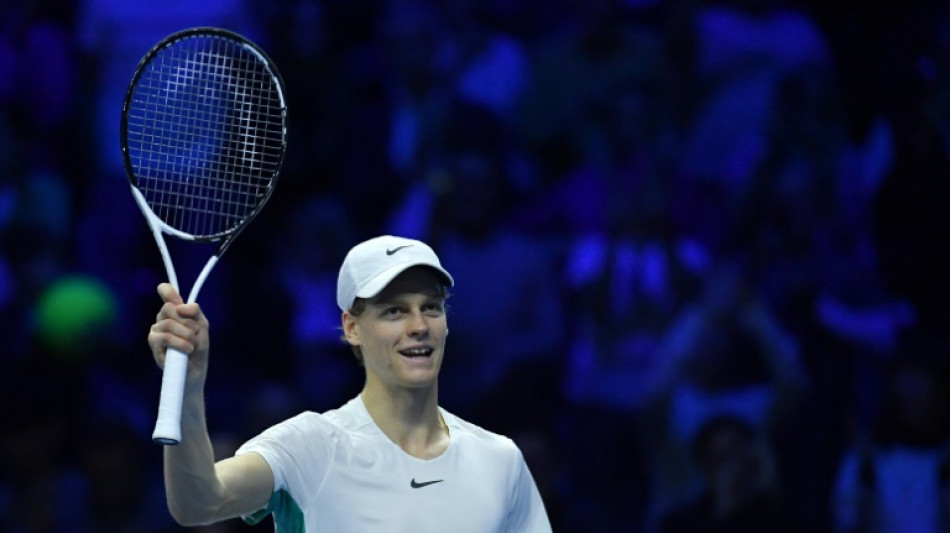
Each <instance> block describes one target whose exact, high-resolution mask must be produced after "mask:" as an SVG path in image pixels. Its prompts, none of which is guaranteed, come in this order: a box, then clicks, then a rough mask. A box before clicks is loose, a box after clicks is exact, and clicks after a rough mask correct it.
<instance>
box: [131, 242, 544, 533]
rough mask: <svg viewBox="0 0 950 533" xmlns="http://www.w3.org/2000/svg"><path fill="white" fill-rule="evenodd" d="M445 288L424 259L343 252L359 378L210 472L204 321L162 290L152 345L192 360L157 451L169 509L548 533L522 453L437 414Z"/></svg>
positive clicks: (302, 523) (314, 526) (290, 520)
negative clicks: (164, 442)
mask: <svg viewBox="0 0 950 533" xmlns="http://www.w3.org/2000/svg"><path fill="white" fill-rule="evenodd" d="M453 283H454V281H453V279H452V276H451V275H449V273H448V272H447V271H446V270H445V269H444V268H443V267H442V265H441V264H440V262H439V259H438V257H437V256H436V254H435V252H433V251H432V249H431V248H430V247H429V246H428V245H426V244H424V243H422V242H420V241H416V240H412V239H405V238H400V237H393V236H382V237H377V238H374V239H370V240H368V241H365V242H363V243H361V244H359V245H357V246H355V247H354V248H353V249H351V250H350V252H349V253H348V254H347V256H346V258H345V260H344V261H343V266H342V267H341V268H340V274H339V278H338V283H337V305H338V306H339V307H340V309H341V311H342V329H343V336H344V338H345V339H346V341H347V342H348V343H349V344H350V345H351V346H352V347H353V350H354V353H355V354H356V356H357V358H358V359H359V360H360V361H361V363H362V365H363V366H364V368H365V371H366V381H365V384H364V387H363V390H362V392H361V393H360V394H359V395H358V396H357V397H356V398H354V399H352V400H350V401H349V402H348V403H347V404H345V405H344V406H342V407H341V408H339V409H335V410H331V411H328V412H326V413H323V414H317V413H313V412H305V413H302V414H300V415H297V416H296V417H293V418H291V419H289V420H286V421H284V422H281V423H279V424H277V425H275V426H274V427H271V428H270V429H267V430H266V431H264V432H263V433H262V434H260V435H258V436H257V437H255V438H253V439H251V440H250V441H249V442H247V443H245V444H244V445H243V446H241V447H240V448H239V449H238V451H237V453H236V454H235V455H234V457H230V458H227V459H224V460H221V461H219V462H217V463H215V462H214V457H213V453H212V448H211V441H210V438H209V436H208V431H207V427H206V423H205V412H204V402H203V394H204V392H203V389H204V382H205V379H206V376H207V371H208V351H209V341H208V321H207V319H206V318H205V316H204V315H203V314H202V312H201V309H200V308H199V307H198V305H197V304H184V303H183V302H182V299H181V297H180V296H179V295H178V294H177V293H176V292H175V291H174V289H172V287H171V286H170V285H168V284H162V285H160V286H159V294H160V295H161V297H162V299H163V300H164V302H165V304H164V305H163V306H162V309H161V312H160V313H159V315H158V318H157V320H156V323H155V324H154V325H153V326H152V329H151V331H150V333H149V336H148V340H149V345H150V346H151V348H152V351H153V354H154V356H155V359H156V361H157V362H158V363H159V365H160V366H161V365H162V364H163V362H164V354H165V349H166V348H167V347H169V346H171V347H175V348H178V349H179V350H182V351H183V352H185V353H188V354H190V355H189V370H188V378H187V383H186V388H185V399H184V404H183V414H182V440H181V443H180V444H179V445H177V446H166V447H165V452H164V453H165V486H166V493H167V499H168V507H169V510H170V511H171V513H172V515H173V516H174V517H175V519H176V520H177V521H178V522H180V523H182V524H186V525H195V524H207V523H212V522H216V521H220V520H223V519H227V518H231V517H237V516H241V517H244V519H245V520H247V521H248V522H250V523H257V522H259V521H260V520H262V519H263V518H264V517H266V516H267V515H268V514H273V516H274V521H275V526H276V530H277V531H281V532H282V531H307V532H315V531H333V532H345V531H359V532H363V531H412V532H414V533H423V532H427V531H472V532H494V531H499V532H501V531H525V532H535V531H545V532H546V531H550V530H551V526H550V524H549V522H548V518H547V515H546V513H545V509H544V505H543V503H542V501H541V497H540V495H539V493H538V489H537V487H536V486H535V483H534V480H533V478H532V476H531V473H530V472H529V470H528V467H527V465H526V464H525V462H524V459H523V457H522V455H521V452H520V450H519V449H518V448H517V447H516V446H515V444H514V443H513V442H512V441H511V440H510V439H508V438H505V437H502V436H499V435H496V434H493V433H490V432H488V431H486V430H484V429H481V428H479V427H477V426H475V425H472V424H470V423H468V422H466V421H464V420H462V419H460V418H458V417H455V416H453V415H452V414H450V413H449V412H447V411H445V410H443V409H442V408H440V407H439V405H438V376H439V369H440V367H441V365H442V358H443V355H444V348H445V338H446V336H447V335H448V328H447V325H446V316H445V299H446V298H447V296H448V294H447V289H448V287H451V286H452V285H453Z"/></svg>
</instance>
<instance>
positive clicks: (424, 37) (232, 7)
mask: <svg viewBox="0 0 950 533" xmlns="http://www.w3.org/2000/svg"><path fill="white" fill-rule="evenodd" d="M855 4H856V5H855ZM0 15H2V16H0V328H2V329H0V332H2V338H3V340H4V344H5V346H6V348H5V349H3V350H2V351H0V353H2V362H3V363H4V366H5V367H6V369H7V370H6V371H4V372H2V378H0V379H2V385H0V392H2V394H3V403H2V405H3V409H4V413H5V415H6V417H5V418H6V420H7V421H6V423H4V424H3V428H2V430H0V530H2V531H9V532H12V533H20V532H24V533H25V532H47V531H57V532H61V531H110V532H130V533H132V532H135V533H139V532H141V533H164V532H170V531H177V530H178V529H177V527H176V526H175V525H174V524H173V523H172V522H171V519H170V517H169V515H168V513H167V511H166V510H165V507H164V495H163V487H162V484H161V450H160V449H159V447H158V446H156V445H154V444H152V443H151V442H150V438H149V437H150V434H151V430H152V424H153V423H154V415H155V409H156V406H157V396H158V390H159V384H160V379H161V376H160V371H159V370H158V369H157V367H156V366H155V364H154V362H153V361H152V359H151V356H150V353H149V350H148V347H147V346H146V342H145V337H146V334H147V332H148V328H149V326H150V325H151V322H152V321H153V320H154V316H155V313H156V312H157V311H158V308H159V305H160V300H159V299H158V297H157V295H156V294H155V287H156V285H157V284H158V283H159V282H161V281H163V280H164V279H165V272H164V270H163V268H162V263H161V260H160V257H159V255H158V252H157V251H156V248H155V244H154V242H153V241H152V237H151V236H150V235H149V233H148V230H147V227H146V224H145V222H144V221H143V219H142V216H141V214H140V213H139V212H138V210H137V208H136V206H135V204H134V202H133V200H132V197H131V195H130V194H129V190H128V186H127V185H126V182H125V181H124V180H125V175H124V170H123V166H122V159H121V155H120V152H119V139H118V137H119V135H118V131H119V116H120V112H121V105H122V100H123V97H124V93H125V90H126V87H127V84H128V81H129V78H130V77H131V75H132V72H133V71H134V69H135V66H136V64H137V62H138V61H139V59H140V58H141V57H142V56H144V54H145V53H146V52H147V51H148V49H149V48H150V47H151V46H152V45H153V44H154V43H156V42H158V41H159V40H160V39H161V38H162V37H163V36H165V35H167V34H170V33H172V32H173V31H176V30H178V29H183V28H186V27H191V26H220V27H225V28H228V29H231V30H234V31H238V32H240V33H243V34H245V35H247V36H248V37H250V38H251V39H252V40H254V41H256V42H257V43H258V44H260V45H261V46H262V47H263V48H264V49H265V50H267V51H268V53H269V55H270V56H271V57H272V58H273V59H274V61H275V63H276V64H277V66H278V68H279V69H280V71H281V73H282V74H283V77H284V79H285V82H286V84H287V90H288V105H289V110H290V148H289V152H288V159H287V161H286V164H285V166H284V170H283V173H282V176H281V181H280V183H279V185H278V187H277V190H276V192H275V195H274V197H273V199H272V200H271V202H270V203H269V204H268V205H267V207H266V208H265V209H264V211H263V213H262V214H261V216H260V217H258V218H257V219H256V220H255V222H254V223H253V224H252V225H251V226H249V228H248V229H247V231H246V232H244V233H243V234H242V236H241V238H240V239H239V240H238V241H237V242H236V244H235V245H234V246H233V247H232V248H231V250H230V251H229V252H228V254H227V255H226V256H225V257H224V258H223V260H222V261H221V263H220V264H219V265H218V267H216V269H215V271H214V272H213V274H212V276H211V277H210V278H209V281H208V283H207V284H206V285H205V288H204V289H203V291H202V295H201V297H200V298H199V301H200V303H201V304H202V306H203V308H204V309H205V312H206V314H207V315H208V316H209V318H210V321H211V327H212V330H211V332H212V344H213V349H212V360H211V371H210V382H209V384H208V398H207V402H208V418H209V425H210V430H211V433H212V435H213V437H214V439H215V444H216V446H217V448H218V450H217V453H218V454H219V455H220V456H221V457H224V456H227V455H230V453H232V452H233V451H234V449H235V448H236V447H237V446H238V445H239V444H240V443H241V442H243V441H244V440H245V439H247V438H249V437H251V436H253V435H254V434H256V433H258V432H260V431H261V430H263V429H264V428H266V427H267V426H268V425H270V424H272V423H274V422H276V421H278V420H281V419H283V418H285V417H286V416H289V415H291V414H295V413H297V412H299V411H301V410H306V409H309V410H315V411H324V410H327V409H330V408H334V407H336V406H338V405H340V404H342V403H343V402H345V401H346V400H348V399H349V398H351V397H352V396H354V395H355V394H356V393H357V392H358V390H359V388H360V386H361V381H360V380H361V378H362V370H361V369H360V368H359V367H358V366H357V364H356V363H355V361H353V359H352V357H351V355H350V352H349V350H348V348H347V347H346V346H344V345H343V343H342V342H341V340H340V335H339V330H338V327H339V313H338V310H337V309H336V307H335V305H334V302H335V300H334V291H335V282H336V273H337V269H338V268H339V264H340V262H341V260H342V258H343V256H344V255H345V253H346V251H347V250H348V249H349V247H350V246H352V245H353V244H355V243H356V242H358V241H359V240H362V239H364V238H368V237H371V236H374V235H378V234H383V233H392V234H399V235H405V236H408V237H414V238H419V239H423V240H425V241H427V242H429V243H430V244H431V245H432V246H433V248H435V249H436V250H437V252H438V253H439V255H440V257H441V259H442V263H443V264H444V265H445V266H446V268H447V269H448V270H449V271H450V272H452V274H453V276H454V277H455V279H456V282H457V286H456V287H455V288H454V289H453V291H452V296H451V298H450V300H449V322H450V325H451V330H452V336H451V338H450V339H449V341H448V349H447V357H446V362H445V365H444V367H443V372H442V379H441V386H440V398H441V402H440V403H441V404H442V405H443V407H445V408H446V409H448V410H449V411H452V412H455V413H456V414H458V415H460V416H463V417H465V418H468V419H470V420H472V421H474V422H476V423H478V424H480V425H482V426H484V427H485V428H487V429H490V430H494V431H497V432H501V433H504V434H506V435H510V436H511V437H512V438H514V440H515V441H516V442H517V443H518V445H519V446H520V447H521V449H522V450H523V451H524V453H525V457H526V459H527V462H528V464H529V466H530V468H531V470H532V472H533V474H534V476H535V478H536V480H537V482H538V485H539V488H540V490H541V492H542V495H543V497H544V499H545V502H546V505H547V509H548V512H549V514H550V516H551V521H552V524H553V526H554V530H555V531H558V532H574V531H576V532H589V531H618V532H621V531H622V532H650V533H654V532H655V533H674V532H706V531H709V532H712V531H716V532H758V531H762V532H766V531H767V532H784V531H802V532H805V531H807V532H821V531H834V532H876V531H884V532H893V533H896V532H914V533H919V532H936V531H950V447H948V444H950V442H948V436H950V433H948V431H950V398H948V394H950V388H948V384H950V383H948V381H947V380H948V377H950V374H948V363H950V351H948V350H950V342H948V341H950V333H948V331H950V330H948V328H947V323H948V321H950V313H948V311H947V308H948V306H947V305H946V301H947V297H948V296H950V283H948V282H947V280H948V279H950V277H948V276H947V272H948V269H950V254H948V253H947V251H946V250H947V246H946V241H947V238H950V214H948V213H950V165H948V157H947V156H948V149H950V135H948V134H950V120H948V119H950V70H948V67H950V42H948V39H950V37H948V36H950V31H948V30H950V13H948V7H947V6H946V5H945V4H944V3H941V2H936V1H922V2H914V3H911V4H908V5H902V6H895V5H885V4H881V5H877V4H873V3H871V4H865V3H860V4H858V3H853V2H805V1H798V2H795V1H777V2H764V1H756V0H721V1H718V2H696V1H691V0H683V1H672V2H662V1H660V0H615V1H608V0H591V1H585V2H568V1H565V0H554V1H551V2H514V1H504V0H488V1H475V0H459V1H452V2H428V1H425V0H272V1H269V2H253V1H251V0H215V1H206V2H189V1H186V0H170V1H163V2H146V1H144V0H136V1H129V0H40V1H36V2H7V3H4V4H3V5H2V7H0ZM170 244H171V245H172V252H173V256H174V258H175V263H176V265H177V266H178V269H179V279H181V280H182V282H183V284H184V285H188V286H190V283H191V280H193V279H194V278H195V275H196V273H197V270H199V269H200V267H201V266H202V265H203V263H204V261H205V259H206V258H207V256H208V253H209V252H210V251H209V250H202V249H200V247H199V248H198V249H197V250H195V247H194V246H181V247H178V246H175V243H170ZM259 527H266V526H259ZM249 528H250V526H246V525H244V524H243V523H242V522H240V521H239V520H232V521H229V522H225V523H223V524H219V525H217V526H213V527H207V528H203V529H202V530H203V531H209V532H210V531H215V532H229V531H243V530H245V529H249Z"/></svg>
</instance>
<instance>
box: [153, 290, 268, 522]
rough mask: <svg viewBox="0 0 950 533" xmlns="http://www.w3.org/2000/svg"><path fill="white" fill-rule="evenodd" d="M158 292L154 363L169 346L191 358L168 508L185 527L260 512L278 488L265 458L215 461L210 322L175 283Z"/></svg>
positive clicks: (169, 452) (170, 468)
mask: <svg viewBox="0 0 950 533" xmlns="http://www.w3.org/2000/svg"><path fill="white" fill-rule="evenodd" d="M158 293H159V295H160V296H161V297H162V300H163V302H164V305H162V309H161V311H160V312H159V314H158V317H157V318H156V321H155V324H153V325H152V328H151V330H150V331H149V335H148V344H149V346H150V347H151V349H152V354H153V356H154V357H155V361H156V362H157V363H158V365H159V366H160V367H161V366H163V365H164V362H165V349H166V348H167V347H169V346H171V347H173V348H177V349H179V350H181V351H182V352H184V353H186V354H188V378H187V381H186V384H185V397H184V401H183V404H182V417H181V434H182V438H181V443H180V444H178V445H175V446H165V450H164V454H165V455H164V459H165V492H166V498H167V500H168V509H169V511H170V512H171V514H172V516H173V517H174V518H175V520H176V521H177V522H178V523H180V524H182V525H200V524H209V523H213V522H218V521H220V520H224V519H227V518H233V517H236V516H240V515H243V514H249V513H251V512H253V511H256V510H258V509H261V508H262V507H264V505H265V504H266V503H267V501H268V499H269V498H270V495H271V492H272V491H273V487H274V476H273V473H272V472H271V469H270V467H269V466H268V464H267V462H266V461H264V459H263V457H261V456H260V455H258V454H256V453H247V454H243V455H240V456H237V457H231V458H228V459H224V460H222V461H219V462H218V463H215V460H214V452H213V451H212V447H211V438H210V436H209V435H208V428H207V423H206V418H205V404H204V385H205V379H206V377H207V373H208V353H209V336H208V320H207V318H206V317H205V316H204V314H203V313H202V311H201V308H200V307H199V306H198V304H185V303H184V302H183V301H182V298H181V296H180V295H179V294H178V293H177V292H176V291H175V289H174V288H173V287H172V286H171V285H169V284H167V283H163V284H161V285H159V287H158Z"/></svg>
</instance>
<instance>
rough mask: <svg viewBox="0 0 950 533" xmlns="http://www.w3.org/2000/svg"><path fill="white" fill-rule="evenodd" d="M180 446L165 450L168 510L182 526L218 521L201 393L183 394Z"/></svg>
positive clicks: (219, 493) (219, 492)
mask: <svg viewBox="0 0 950 533" xmlns="http://www.w3.org/2000/svg"><path fill="white" fill-rule="evenodd" d="M181 434H182V438H181V442H180V443H179V444H177V445H174V446H165V450H164V454H165V492H166V498H167V500H168V509H169V511H170V512H171V514H172V516H173V517H174V518H175V520H176V521H178V522H179V523H181V524H183V525H197V524H205V523H209V522H213V521H215V520H217V519H219V516H218V510H219V509H220V508H221V505H222V502H223V501H224V496H223V489H222V487H221V483H220V481H219V480H218V478H217V475H216V474H215V466H214V463H215V459H214V451H213V448H212V446H211V438H210V436H209V435H208V428H207V423H206V419H205V406H204V390H203V387H197V388H195V389H193V390H190V391H188V392H187V393H186V395H185V398H184V402H183V405H182V417H181Z"/></svg>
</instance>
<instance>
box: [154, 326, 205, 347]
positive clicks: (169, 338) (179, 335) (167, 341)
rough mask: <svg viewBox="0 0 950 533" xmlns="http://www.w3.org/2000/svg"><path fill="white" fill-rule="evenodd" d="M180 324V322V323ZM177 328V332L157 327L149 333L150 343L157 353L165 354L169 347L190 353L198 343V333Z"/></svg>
mask: <svg viewBox="0 0 950 533" xmlns="http://www.w3.org/2000/svg"><path fill="white" fill-rule="evenodd" d="M178 326H180V324H179V325H178ZM174 329H176V331H175V332H172V331H168V330H163V329H161V328H158V327H155V328H153V329H152V331H151V332H150V333H149V335H148V344H149V346H151V348H152V352H153V353H155V354H160V355H164V353H165V350H166V349H167V348H175V349H176V350H178V351H180V352H182V353H186V354H190V353H191V352H192V351H194V349H195V346H197V345H198V339H197V335H196V334H194V333H193V332H190V331H189V330H187V329H184V330H182V329H180V328H174Z"/></svg>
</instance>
